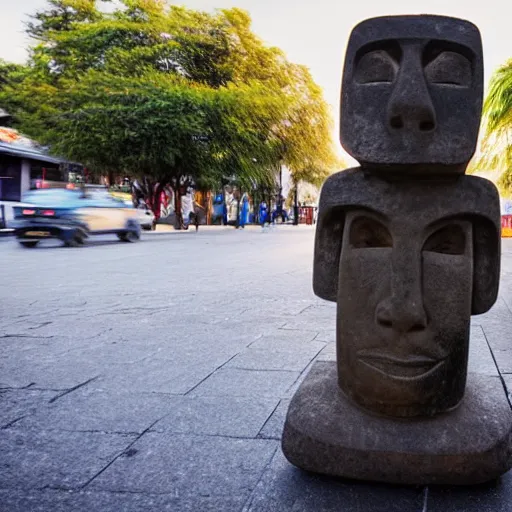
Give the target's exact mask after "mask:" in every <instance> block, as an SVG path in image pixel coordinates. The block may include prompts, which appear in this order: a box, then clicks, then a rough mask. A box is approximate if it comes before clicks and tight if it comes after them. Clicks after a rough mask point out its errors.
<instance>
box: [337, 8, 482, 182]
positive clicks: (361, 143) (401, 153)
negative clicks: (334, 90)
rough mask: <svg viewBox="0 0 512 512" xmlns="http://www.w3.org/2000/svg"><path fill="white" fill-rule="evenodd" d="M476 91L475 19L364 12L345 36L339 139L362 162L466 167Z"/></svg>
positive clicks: (475, 126)
mask: <svg viewBox="0 0 512 512" xmlns="http://www.w3.org/2000/svg"><path fill="white" fill-rule="evenodd" d="M482 96H483V59H482V42H481V38H480V33H479V31H478V29H477V28H476V27H475V26H474V25H472V24H471V23H469V22H467V21H463V20H459V19H454V18H448V17H442V16H426V15H422V16H386V17H382V18H374V19H369V20H366V21H363V22H362V23H360V24H359V25H357V26H356V27H355V28H354V30H353V32H352V34H351V36H350V39H349V43H348V48H347V54H346V58H345V70H344V74H343V86H342V95H341V142H342V144H343V147H344V148H345V149H346V150H347V151H348V153H349V154H351V155H352V156H353V157H354V158H355V159H356V160H358V161H359V162H360V163H361V164H362V165H364V166H367V167H374V168H381V170H387V167H388V166H393V170H394V171H397V170H399V171H400V172H403V173H405V174H410V173H413V172H415V171H417V170H418V169H420V170H422V171H424V172H426V173H431V174H435V173H440V172H449V173H450V172H464V169H465V168H466V165H467V163H468V162H469V160H470V159H471V157H472V155H473V153H474V151H475V149H476V143H477V137H478V130H479V124H480V115H481V109H482ZM397 166H402V167H401V168H400V169H398V167H397Z"/></svg>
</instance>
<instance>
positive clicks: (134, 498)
mask: <svg viewBox="0 0 512 512" xmlns="http://www.w3.org/2000/svg"><path fill="white" fill-rule="evenodd" d="M244 501H245V498H244V497H243V496H215V497H203V496H176V495H174V494H149V493H148V494H143V493H121V492H90V491H64V490H52V489H47V490H42V491H34V490H33V491H28V492H27V491H13V490H8V491H2V490H0V507H1V508H0V510H2V512H3V511H4V510H5V511H6V512H91V511H94V512H100V511H101V512H141V511H155V512H178V511H179V512H199V511H200V512H219V511H222V512H239V511H240V510H241V508H242V506H243V504H244Z"/></svg>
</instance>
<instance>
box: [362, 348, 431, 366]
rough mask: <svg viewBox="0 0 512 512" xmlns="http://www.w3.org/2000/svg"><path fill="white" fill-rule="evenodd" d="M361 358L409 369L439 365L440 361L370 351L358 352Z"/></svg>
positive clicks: (425, 357)
mask: <svg viewBox="0 0 512 512" xmlns="http://www.w3.org/2000/svg"><path fill="white" fill-rule="evenodd" d="M358 355H359V358H360V359H362V360H369V361H372V360H373V361H382V362H384V363H391V364H395V365H397V366H409V367H415V366H427V365H431V366H433V365H435V364H437V363H439V360H438V359H434V358H432V357H428V356H416V355H411V356H407V357H403V358H402V357H397V356H393V355H390V354H383V353H381V352H369V351H365V350H364V351H363V350H361V351H360V352H358Z"/></svg>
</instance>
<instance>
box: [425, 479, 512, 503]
mask: <svg viewBox="0 0 512 512" xmlns="http://www.w3.org/2000/svg"><path fill="white" fill-rule="evenodd" d="M511 503H512V472H511V471H509V472H508V473H507V474H506V475H503V477H502V478H500V479H498V480H493V481H491V482H488V483H485V484H482V485H476V486H472V487H465V486H464V487H455V488H454V487H447V486H433V487H430V488H429V493H428V512H510V504H511Z"/></svg>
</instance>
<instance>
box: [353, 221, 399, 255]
mask: <svg viewBox="0 0 512 512" xmlns="http://www.w3.org/2000/svg"><path fill="white" fill-rule="evenodd" d="M350 245H351V246H352V247H353V248H354V249H365V248H370V247H393V239H392V237H391V233H390V232H389V231H388V229H387V228H386V226H384V225H383V224H381V223H380V222H378V221H376V220H375V219H371V218H369V217H359V218H357V219H355V220H354V221H353V222H352V224H351V226H350Z"/></svg>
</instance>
